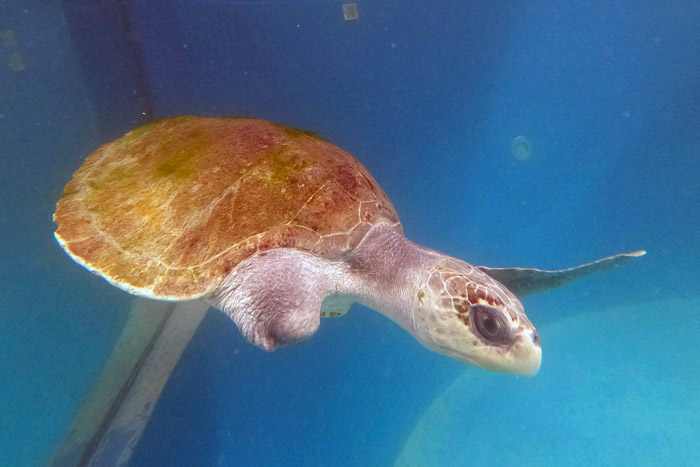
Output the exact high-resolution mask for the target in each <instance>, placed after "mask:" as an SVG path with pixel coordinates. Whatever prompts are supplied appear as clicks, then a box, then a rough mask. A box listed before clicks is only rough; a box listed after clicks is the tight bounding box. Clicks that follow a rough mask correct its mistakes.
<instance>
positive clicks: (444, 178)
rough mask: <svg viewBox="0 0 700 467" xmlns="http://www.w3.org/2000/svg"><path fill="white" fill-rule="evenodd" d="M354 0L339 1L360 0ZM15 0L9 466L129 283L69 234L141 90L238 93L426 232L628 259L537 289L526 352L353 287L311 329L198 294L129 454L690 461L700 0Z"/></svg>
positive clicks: (157, 104) (438, 244)
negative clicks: (111, 274) (273, 323)
mask: <svg viewBox="0 0 700 467" xmlns="http://www.w3.org/2000/svg"><path fill="white" fill-rule="evenodd" d="M345 3H350V2H345ZM356 8H357V18H356V19H345V17H344V10H343V2H337V1H304V0H294V1H273V0H260V1H254V0H250V1H226V0H150V1H135V0H92V1H78V0H64V1H62V2H58V1H40V0H2V2H0V53H1V54H2V57H1V59H2V60H1V61H0V197H1V198H0V199H1V200H2V210H0V225H1V226H2V228H0V254H1V256H0V258H1V259H2V260H1V262H0V465H1V466H34V465H45V464H46V462H47V461H48V460H49V459H50V458H51V456H52V453H53V452H54V451H55V450H56V449H57V447H58V446H59V445H60V443H61V441H62V439H63V438H64V437H65V436H66V433H67V431H68V430H69V427H70V425H71V423H72V420H73V418H74V417H75V415H76V413H77V412H78V411H79V409H80V407H81V405H82V403H83V401H84V400H85V399H86V397H87V396H88V394H89V393H90V390H91V388H92V387H93V385H94V384H95V382H96V381H97V380H98V378H99V376H100V372H101V370H102V368H103V366H104V365H105V362H106V361H107V359H108V358H109V355H110V352H111V350H112V348H113V346H114V345H115V342H116V341H117V339H118V338H119V336H120V333H121V331H122V329H123V327H124V324H125V322H126V320H127V317H128V315H129V312H130V309H131V306H132V300H133V299H132V297H130V296H129V295H128V294H126V293H124V292H122V291H120V290H118V289H116V288H114V287H112V286H110V285H109V284H108V283H107V282H106V281H104V280H102V279H100V278H99V277H97V276H94V275H92V274H89V273H88V272H87V271H85V270H84V269H83V268H81V267H80V266H79V265H77V264H75V263H74V262H73V261H71V260H70V259H69V258H68V256H66V255H65V253H63V251H62V250H61V249H60V247H59V246H58V245H57V244H56V242H55V241H54V239H53V236H52V234H53V231H54V229H55V226H54V224H53V222H52V217H51V216H52V213H53V210H54V208H55V203H56V201H57V199H58V198H59V196H60V195H61V193H62V190H63V186H64V185H65V183H66V182H68V181H69V180H70V178H71V174H72V172H73V171H75V170H76V169H77V168H78V167H79V166H80V164H81V163H82V161H83V160H84V158H85V157H86V156H87V155H88V154H89V153H90V152H92V151H93V150H95V149H96V148H97V147H98V146H99V145H100V144H103V143H105V142H107V141H111V140H113V139H115V138H118V137H119V136H121V135H123V134H124V133H126V132H127V131H129V130H130V129H132V128H134V127H136V126H139V125H141V124H143V123H145V122H147V121H149V120H151V119H155V118H163V117H169V116H174V115H183V114H192V115H245V116H250V117H256V118H263V119H267V120H272V121H275V122H279V123H283V124H286V125H289V126H293V127H297V128H303V129H308V130H312V131H315V132H317V133H319V134H320V135H321V136H322V137H323V138H325V139H327V140H329V141H331V142H333V143H334V144H336V145H338V146H340V147H341V148H343V149H345V150H347V151H348V152H350V153H351V154H353V155H354V156H355V157H357V158H358V159H359V160H360V161H361V162H362V163H363V164H364V165H365V166H366V167H367V168H368V170H369V171H370V173H372V174H373V175H374V177H375V178H376V180H377V181H378V182H379V183H380V185H381V186H382V187H383V189H384V190H385V192H386V193H387V194H388V196H389V197H390V199H391V200H392V202H393V203H394V205H395V207H396V209H397V211H398V212H399V215H400V216H401V220H402V222H403V226H404V230H405V233H406V236H407V237H408V238H410V239H411V240H413V241H415V242H417V243H419V244H422V245H425V246H428V247H431V248H434V249H437V250H440V251H442V252H445V253H448V254H450V255H453V256H456V257H458V258H461V259H464V260H466V261H468V262H470V263H473V264H485V265H489V266H523V267H539V268H549V269H556V268H564V267H570V266H574V265H577V264H580V263H583V262H587V261H590V260H594V259H597V258H599V257H603V256H608V255H611V254H615V253H622V252H629V251H634V250H638V249H646V250H647V251H648V254H647V255H646V256H645V257H644V258H642V259H639V260H636V261H633V262H632V263H630V264H629V265H626V266H625V267H623V268H619V269H615V270H613V271H607V272H604V273H601V274H599V275H595V276H591V277H589V278H586V279H582V280H580V281H577V282H575V283H573V284H570V285H567V286H565V287H562V288H560V289H556V290H553V291H548V292H543V293H541V294H536V295H532V296H528V297H526V298H525V299H524V300H523V303H524V305H525V310H526V312H527V313H528V316H529V317H530V319H531V320H532V321H533V323H534V324H535V326H537V327H538V330H539V332H540V336H541V341H542V349H543V363H542V367H541V370H540V372H539V374H538V375H537V376H536V377H535V378H532V379H529V378H523V377H516V376H512V375H501V374H495V373H490V372H487V371H485V370H481V369H477V368H473V367H468V366H466V365H464V364H462V363H459V362H457V361H453V360H450V359H448V358H446V357H443V356H440V355H438V354H435V353H432V352H430V351H428V350H426V349H424V348H423V347H421V346H420V344H419V343H418V342H417V341H416V340H415V339H414V338H413V337H411V336H410V335H409V334H407V333H406V332H404V331H402V330H401V329H400V328H399V327H398V326H397V325H395V324H394V323H392V322H390V321H389V320H387V319H386V318H384V317H383V316H381V315H379V314H378V313H376V312H374V311H372V310H369V309H367V308H364V307H362V306H359V305H354V306H353V308H352V309H351V311H350V312H349V313H348V315H347V316H345V317H343V318H342V319H326V320H323V321H322V324H321V327H320V329H319V331H318V332H317V333H316V334H315V335H314V336H313V338H312V339H311V340H310V341H309V342H306V343H304V344H303V345H299V346H294V347H290V348H284V349H281V350H278V351H276V352H274V353H271V354H269V353H266V352H263V351H261V350H259V349H257V348H255V347H253V346H252V345H250V344H248V343H247V342H246V341H245V339H244V338H243V337H242V336H241V335H240V333H239V332H238V330H237V329H236V327H235V325H234V324H233V323H232V322H231V321H230V320H229V319H228V318H227V317H226V316H224V315H223V314H222V313H220V312H217V311H215V310H211V309H210V310H209V312H208V314H207V315H206V317H205V318H204V321H203V323H202V325H201V326H200V327H199V329H198V330H197V331H196V333H195V334H194V337H193V339H192V341H191V343H190V345H189V346H188V347H187V349H186V350H185V352H184V353H183V355H182V358H181V359H180V361H179V363H178V365H177V367H176V368H175V370H174V371H173V373H172V375H171V377H170V380H169V381H168V383H167V385H166V386H165V389H164V391H163V393H162V395H161V397H160V399H159V400H158V402H157V405H156V406H155V409H154V411H153V415H152V417H151V419H150V420H149V422H148V425H147V426H146V429H145V431H144V433H143V436H142V438H141V440H140V442H139V443H138V445H137V446H136V449H135V451H134V453H133V456H132V457H131V459H130V462H129V465H131V466H160V465H163V466H174V465H183V466H213V465H222V466H229V465H256V466H258V465H290V466H292V465H294V466H295V465H333V466H357V465H372V466H386V465H398V466H433V465H444V466H466V465H486V466H490V465H513V464H516V463H518V464H521V465H552V466H560V465H676V466H685V465H687V466H692V465H698V463H700V447H699V445H698V440H700V392H699V391H698V390H697V388H698V387H700V362H699V360H700V359H699V356H700V340H699V339H698V335H700V286H699V285H698V284H700V235H699V234H698V232H699V231H700V28H699V27H698V25H699V24H700V3H698V2H697V1H695V0H676V1H643V0H636V1H632V0H628V1H625V0H623V1H617V2H607V1H586V2H583V1H581V2H551V1H544V0H540V1H522V2H518V1H515V2H513V1H491V2H476V1H468V2H465V1H457V0H451V1H443V2H419V1H396V0H383V1H381V2H380V1H366V2H363V1H358V2H356Z"/></svg>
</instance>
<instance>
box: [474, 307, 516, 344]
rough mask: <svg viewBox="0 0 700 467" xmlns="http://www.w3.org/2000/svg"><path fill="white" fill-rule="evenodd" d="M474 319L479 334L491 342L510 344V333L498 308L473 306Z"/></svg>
mask: <svg viewBox="0 0 700 467" xmlns="http://www.w3.org/2000/svg"><path fill="white" fill-rule="evenodd" d="M471 313H472V319H473V321H474V325H475V326H476V331H477V332H478V333H479V335H480V336H481V337H482V338H484V339H486V340H487V341H489V342H493V343H497V344H509V343H510V341H511V339H510V333H509V332H508V327H507V326H506V323H505V321H504V320H503V318H502V317H501V315H500V314H499V313H498V310H496V309H495V308H491V307H488V306H484V305H474V306H472V307H471Z"/></svg>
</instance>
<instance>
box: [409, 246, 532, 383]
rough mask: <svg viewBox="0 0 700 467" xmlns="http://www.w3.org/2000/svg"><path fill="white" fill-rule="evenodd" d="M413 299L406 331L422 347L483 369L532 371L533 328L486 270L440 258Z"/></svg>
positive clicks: (514, 301) (516, 302) (520, 309)
mask: <svg viewBox="0 0 700 467" xmlns="http://www.w3.org/2000/svg"><path fill="white" fill-rule="evenodd" d="M416 300H417V304H416V308H415V311H414V314H413V329H412V331H413V334H414V335H415V336H416V338H418V340H419V341H420V342H421V343H422V344H423V345H424V346H426V347H428V348H430V349H431V350H434V351H436V352H439V353H442V354H444V355H447V356H450V357H453V358H456V359H457V360H461V361H463V362H466V363H469V364H472V365H476V366H480V367H482V368H486V369H488V370H494V371H501V372H506V373H515V374H521V375H527V376H533V375H534V374H535V373H537V370H538V369H539V367H540V361H541V358H542V351H541V349H540V342H539V336H538V334H537V331H536V330H535V328H534V326H533V325H532V323H530V320H528V319H527V316H525V312H524V311H523V306H522V304H521V303H520V301H519V300H518V299H517V298H516V297H515V296H514V295H513V294H512V293H510V291H508V289H506V288H505V287H504V286H503V285H501V284H500V283H498V282H496V281H495V280H494V279H492V278H491V277H489V276H488V275H487V274H485V273H483V272H481V271H479V270H478V269H476V268H474V267H473V266H471V265H469V264H467V263H465V262H463V261H460V260H456V259H452V258H449V259H444V260H442V261H440V262H438V263H437V264H436V265H434V266H433V267H432V268H431V269H430V270H429V271H428V272H427V273H426V275H425V277H424V278H423V280H422V281H421V283H420V285H419V287H418V291H417V296H416Z"/></svg>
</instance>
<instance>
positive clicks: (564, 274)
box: [478, 250, 646, 297]
mask: <svg viewBox="0 0 700 467" xmlns="http://www.w3.org/2000/svg"><path fill="white" fill-rule="evenodd" d="M645 254H646V251H644V250H640V251H635V252H633V253H622V254H619V255H614V256H608V257H607V258H602V259H599V260H597V261H593V262H591V263H586V264H582V265H580V266H576V267H573V268H568V269H560V270H557V271H548V270H544V269H534V268H490V267H487V266H478V268H479V269H480V270H481V271H483V272H485V273H486V274H488V275H489V276H491V277H493V278H494V279H496V280H497V281H498V282H500V283H501V284H503V285H505V286H506V287H507V288H508V290H510V291H511V292H513V293H514V294H515V295H517V296H518V297H522V296H524V295H527V294H530V293H533V292H539V291H542V290H547V289H553V288H555V287H559V286H560V285H563V284H566V283H567V282H571V281H572V280H574V279H578V278H580V277H583V276H587V275H588V274H591V273H594V272H598V271H602V270H604V269H609V268H612V267H615V266H619V265H621V264H624V263H626V262H627V261H629V260H631V259H633V258H638V257H640V256H644V255H645Z"/></svg>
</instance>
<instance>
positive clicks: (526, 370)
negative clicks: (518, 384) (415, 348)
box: [419, 330, 542, 377]
mask: <svg viewBox="0 0 700 467" xmlns="http://www.w3.org/2000/svg"><path fill="white" fill-rule="evenodd" d="M536 335H537V333H536V331H534V330H533V334H531V335H525V334H523V335H521V336H519V337H518V338H517V340H516V341H515V342H514V343H512V344H510V345H506V346H501V345H484V344H481V345H480V343H479V341H478V340H474V339H444V338H443V337H444V334H442V335H440V336H421V337H419V341H420V342H421V344H423V345H424V346H425V347H427V348H429V349H430V350H433V351H435V352H438V353H441V354H443V355H446V356H448V357H451V358H454V359H455V360H459V361H461V362H464V363H468V364H470V365H474V366H477V367H480V368H484V369H486V370H491V371H497V372H500V373H510V374H515V375H522V376H530V377H532V376H535V375H536V374H537V372H538V371H539V369H540V363H541V362H542V349H541V347H540V345H539V343H538V342H537V341H538V338H537V337H535V336H536Z"/></svg>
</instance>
